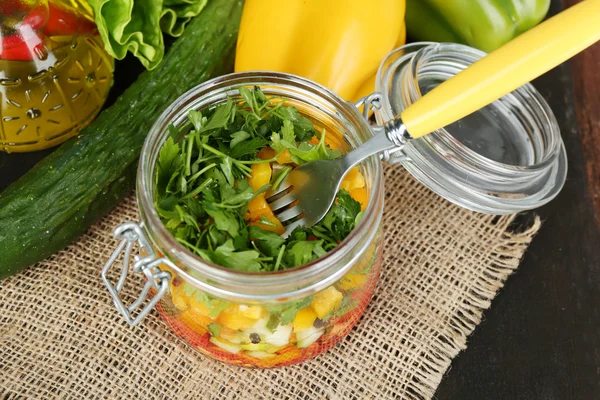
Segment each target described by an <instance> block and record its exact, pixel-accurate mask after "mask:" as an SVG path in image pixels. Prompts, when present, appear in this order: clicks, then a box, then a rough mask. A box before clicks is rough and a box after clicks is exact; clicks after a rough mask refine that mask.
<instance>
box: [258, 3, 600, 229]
mask: <svg viewBox="0 0 600 400" xmlns="http://www.w3.org/2000/svg"><path fill="white" fill-rule="evenodd" d="M599 16H600V0H587V1H584V2H581V3H578V4H577V5H575V6H573V7H570V8H569V9H567V10H565V11H563V12H561V13H560V14H558V15H556V16H554V17H553V18H550V19H548V20H547V21H545V22H543V23H541V24H540V25H538V26H537V27H535V28H533V29H531V30H529V31H528V32H525V33H523V34H521V35H520V36H518V37H517V38H515V39H513V40H512V41H510V42H508V43H507V44H505V45H504V46H502V47H500V48H499V49H497V50H495V51H493V52H492V53H490V54H489V55H487V56H485V57H483V58H481V59H480V60H479V61H477V62H475V63H473V64H472V65H471V66H469V67H468V68H466V69H464V70H463V71H461V72H460V73H458V74H457V75H455V76H454V77H452V78H450V79H448V80H447V81H445V82H443V83H442V84H440V85H439V86H437V87H436V88H434V89H433V90H431V91H430V92H429V93H427V94H426V95H425V96H423V97H421V98H420V99H419V100H417V101H416V102H415V103H413V104H412V105H411V106H409V107H408V108H406V109H405V110H404V111H403V112H402V113H400V114H399V115H398V116H396V117H395V118H394V119H392V120H390V121H388V122H387V123H385V124H384V125H382V126H377V127H372V128H371V129H372V131H373V137H372V138H371V139H369V140H368V141H366V142H364V143H363V144H361V145H360V146H359V147H357V148H356V149H354V150H353V151H351V152H350V153H347V154H346V155H345V156H343V157H341V158H339V159H337V160H321V161H312V162H309V163H306V164H303V165H300V166H299V167H298V168H296V169H294V170H293V171H292V172H291V173H290V174H289V175H288V177H287V178H286V179H285V180H284V181H283V182H282V183H281V184H280V185H279V187H278V188H277V189H276V190H273V191H271V192H267V202H268V203H269V204H270V206H271V209H272V210H273V212H274V214H275V216H276V217H277V218H279V220H280V221H281V223H282V224H283V225H284V226H285V227H286V231H285V234H284V236H287V235H289V234H290V233H291V232H292V231H293V230H294V229H295V228H296V227H298V226H312V225H314V224H316V223H317V222H319V221H320V220H321V219H322V218H323V217H324V216H325V214H327V212H328V211H329V209H330V208H331V206H332V204H333V202H334V200H335V197H336V195H337V192H338V190H339V187H340V185H341V182H342V180H343V178H344V176H345V175H346V174H347V173H348V171H349V170H350V169H351V168H352V167H354V166H355V165H357V164H359V163H360V162H361V161H363V160H365V159H366V158H368V157H370V156H373V155H375V154H378V153H380V152H383V151H385V150H390V149H393V148H396V149H397V148H402V147H403V146H404V145H405V144H406V143H407V141H409V140H412V139H416V138H419V137H421V136H424V135H426V134H428V133H430V132H434V131H436V130H438V129H440V128H442V127H444V126H446V125H448V124H450V123H452V122H455V121H457V120H459V119H461V118H463V117H465V116H467V115H469V114H471V113H472V112H474V111H476V110H478V109H480V108H482V107H485V106H486V105H488V104H490V103H491V102H493V101H495V100H497V99H499V98H500V97H502V96H504V95H505V94H507V93H510V92H511V91H513V90H515V89H516V88H518V87H519V86H521V85H523V84H525V83H527V82H529V81H530V80H532V79H534V78H536V77H538V76H540V75H542V74H543V73H544V72H546V71H548V70H550V69H551V68H553V67H555V66H557V65H558V64H560V63H562V62H564V61H565V60H567V59H569V58H570V57H572V56H573V55H575V54H577V53H579V52H580V51H582V50H583V49H585V48H587V47H588V46H591V45H592V44H594V43H595V42H596V41H598V40H600V21H599V19H600V17H599ZM557 32H558V33H557Z"/></svg>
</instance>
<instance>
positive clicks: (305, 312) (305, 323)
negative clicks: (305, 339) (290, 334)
mask: <svg viewBox="0 0 600 400" xmlns="http://www.w3.org/2000/svg"><path fill="white" fill-rule="evenodd" d="M316 319H317V314H316V313H315V312H314V311H313V310H312V309H310V308H303V309H302V310H300V311H298V313H297V314H296V317H295V318H294V322H293V323H292V326H293V327H294V332H298V331H302V330H304V329H308V328H310V327H312V326H313V324H314V323H315V320H316Z"/></svg>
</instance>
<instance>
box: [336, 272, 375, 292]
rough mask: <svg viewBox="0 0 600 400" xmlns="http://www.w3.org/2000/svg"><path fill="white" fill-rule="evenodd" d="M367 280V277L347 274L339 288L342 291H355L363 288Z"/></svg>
mask: <svg viewBox="0 0 600 400" xmlns="http://www.w3.org/2000/svg"><path fill="white" fill-rule="evenodd" d="M367 279H368V277H367V275H363V274H347V275H346V276H344V277H343V278H342V279H341V280H340V283H339V284H338V286H339V288H340V289H342V290H354V289H358V288H360V287H362V286H363V285H364V284H365V282H366V281H367Z"/></svg>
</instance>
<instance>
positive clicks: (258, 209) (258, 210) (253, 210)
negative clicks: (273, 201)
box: [246, 193, 285, 235]
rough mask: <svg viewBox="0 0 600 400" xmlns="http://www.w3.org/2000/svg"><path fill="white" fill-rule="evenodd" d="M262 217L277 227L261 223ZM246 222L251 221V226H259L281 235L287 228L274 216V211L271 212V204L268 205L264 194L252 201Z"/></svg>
mask: <svg viewBox="0 0 600 400" xmlns="http://www.w3.org/2000/svg"><path fill="white" fill-rule="evenodd" d="M262 217H265V219H267V220H268V221H270V222H272V223H273V224H275V226H272V225H266V224H263V223H261V219H262ZM246 220H250V223H249V225H254V226H258V227H260V228H262V229H265V230H267V231H273V232H275V233H278V234H280V235H281V234H282V233H283V232H285V228H284V227H283V225H282V224H281V222H280V221H279V220H278V219H277V217H276V216H275V214H273V210H271V207H270V206H269V203H267V200H265V194H264V193H261V194H259V195H258V196H256V197H255V198H253V199H252V200H251V201H250V204H248V213H247V214H246Z"/></svg>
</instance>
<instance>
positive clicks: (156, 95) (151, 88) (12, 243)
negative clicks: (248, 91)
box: [0, 0, 243, 279]
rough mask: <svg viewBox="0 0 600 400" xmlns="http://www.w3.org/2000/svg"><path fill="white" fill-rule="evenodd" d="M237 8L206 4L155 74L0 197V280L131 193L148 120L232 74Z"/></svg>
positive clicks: (232, 0) (217, 1)
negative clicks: (201, 87)
mask: <svg viewBox="0 0 600 400" xmlns="http://www.w3.org/2000/svg"><path fill="white" fill-rule="evenodd" d="M242 7H243V2H242V1H241V0H211V1H209V2H208V5H207V6H206V8H205V9H204V10H203V11H202V13H201V14H200V15H199V16H198V17H196V18H194V19H193V20H192V21H191V22H190V24H189V25H188V27H187V28H186V30H185V32H184V33H183V35H182V36H181V37H180V38H179V39H178V40H176V41H175V43H174V44H173V46H172V47H171V49H170V50H169V52H168V53H167V55H166V56H165V58H164V60H163V61H162V62H161V64H159V66H158V67H157V68H156V69H154V70H152V71H147V72H144V73H142V74H141V75H140V77H139V78H138V80H137V81H136V82H135V83H133V84H132V85H131V87H129V88H128V89H127V90H126V91H125V92H124V93H123V95H122V96H121V97H119V99H118V100H117V102H116V103H115V104H114V105H113V106H112V107H110V108H108V109H106V110H105V111H104V112H102V113H101V114H100V115H99V116H98V118H97V119H96V120H95V121H94V122H93V123H92V124H90V125H89V126H87V127H86V128H84V129H83V130H82V131H81V135H80V136H79V137H76V138H73V139H71V140H70V141H68V142H66V143H65V144H63V145H62V146H60V147H59V148H58V149H57V150H56V151H55V152H53V153H52V154H50V155H49V156H48V157H46V158H45V159H44V160H42V161H41V162H40V163H39V164H37V165H36V166H35V167H34V168H33V169H32V170H31V171H29V172H28V173H26V174H25V175H24V176H22V177H21V179H19V180H18V181H17V182H15V183H14V184H13V185H11V186H9V187H8V188H7V189H6V190H4V191H3V192H2V193H0V279H2V278H4V277H7V276H9V275H12V274H14V273H16V272H18V271H20V270H21V269H23V268H24V267H26V266H28V265H31V264H33V263H35V262H37V261H40V260H42V259H44V258H46V257H48V256H50V255H52V254H54V253H55V252H57V251H59V250H61V249H62V248H64V247H65V246H66V245H68V244H69V243H70V242H71V241H72V240H73V239H75V238H77V237H78V236H80V235H81V234H83V233H84V232H85V230H86V229H87V228H88V227H89V226H90V225H91V224H92V223H93V222H95V221H96V220H98V219H99V218H100V217H102V216H104V215H106V214H107V213H108V212H109V211H110V210H111V209H112V208H113V207H114V206H115V205H117V204H118V202H119V201H120V200H121V199H123V197H124V196H126V195H127V194H128V193H130V192H131V190H132V189H133V187H134V183H135V175H136V167H137V160H138V157H139V155H140V151H141V148H142V144H143V143H144V139H145V137H146V134H147V133H148V131H149V130H150V127H151V126H152V124H153V123H154V121H155V119H156V118H157V117H158V116H159V115H160V114H161V113H162V111H163V110H164V109H165V108H166V107H167V106H168V105H169V104H170V103H171V102H173V101H174V100H175V99H177V97H179V96H180V95H182V94H183V93H184V92H185V91H187V90H189V89H191V88H192V87H194V86H196V85H198V84H199V83H201V82H203V81H205V80H207V79H209V78H211V77H214V76H217V75H219V74H222V73H226V72H229V71H231V70H232V67H233V56H234V49H235V43H236V39H237V33H238V29H239V22H240V18H241V13H242ZM104 261H105V260H98V262H99V263H100V262H104Z"/></svg>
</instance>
